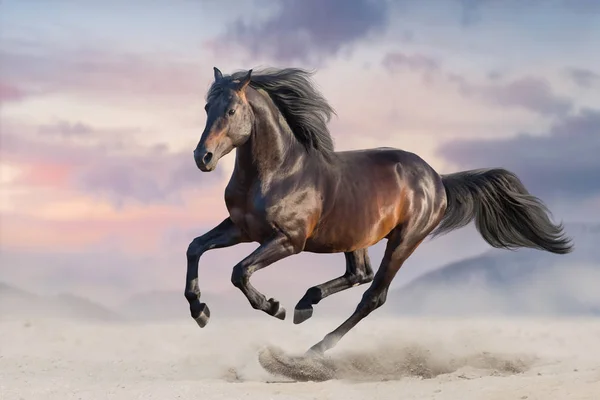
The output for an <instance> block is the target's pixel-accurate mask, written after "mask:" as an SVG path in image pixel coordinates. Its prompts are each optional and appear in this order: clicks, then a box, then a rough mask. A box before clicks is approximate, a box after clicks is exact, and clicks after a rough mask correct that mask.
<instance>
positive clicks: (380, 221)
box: [304, 212, 398, 253]
mask: <svg viewBox="0 0 600 400" xmlns="http://www.w3.org/2000/svg"><path fill="white" fill-rule="evenodd" d="M336 220H337V219H336ZM397 224H398V219H397V216H396V215H394V214H393V213H389V212H388V213H382V214H379V215H377V213H371V214H370V215H369V214H363V215H356V214H355V215H354V216H352V217H351V216H348V217H347V218H345V219H340V220H339V222H338V223H331V224H323V226H322V227H320V228H319V229H317V230H316V232H315V233H314V235H312V236H311V237H310V238H309V239H308V240H307V241H306V245H305V249H304V250H305V251H308V252H313V253H339V252H348V251H354V250H358V249H364V248H367V247H370V246H372V245H374V244H375V243H377V242H379V241H381V240H382V239H383V238H385V237H386V236H387V235H388V234H389V233H390V231H391V230H392V229H394V228H395V227H396V225H397Z"/></svg>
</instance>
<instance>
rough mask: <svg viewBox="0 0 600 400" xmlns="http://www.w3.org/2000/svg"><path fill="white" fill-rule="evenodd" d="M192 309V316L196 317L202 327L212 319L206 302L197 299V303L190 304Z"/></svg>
mask: <svg viewBox="0 0 600 400" xmlns="http://www.w3.org/2000/svg"><path fill="white" fill-rule="evenodd" d="M190 309H191V313H192V318H194V320H195V321H196V323H197V324H198V326H199V327H200V328H204V327H205V326H206V324H208V320H209V319H210V310H209V308H208V306H207V305H206V303H200V301H197V302H196V303H195V304H192V305H190Z"/></svg>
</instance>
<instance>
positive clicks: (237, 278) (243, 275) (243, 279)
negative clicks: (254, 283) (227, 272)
mask: <svg viewBox="0 0 600 400" xmlns="http://www.w3.org/2000/svg"><path fill="white" fill-rule="evenodd" d="M248 279H249V274H248V270H247V269H246V268H245V267H244V266H243V265H242V264H237V265H236V266H235V267H233V271H232V272H231V283H232V284H233V286H235V287H237V288H238V289H239V288H241V287H243V286H244V285H246V284H247V283H248Z"/></svg>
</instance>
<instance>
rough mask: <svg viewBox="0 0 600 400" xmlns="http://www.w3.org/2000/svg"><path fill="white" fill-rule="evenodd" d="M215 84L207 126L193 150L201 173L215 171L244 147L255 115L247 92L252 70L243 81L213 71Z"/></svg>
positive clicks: (208, 102)
mask: <svg viewBox="0 0 600 400" xmlns="http://www.w3.org/2000/svg"><path fill="white" fill-rule="evenodd" d="M214 72H215V82H214V83H213V86H212V88H211V91H210V94H209V96H208V101H207V103H206V106H205V107H204V109H205V110H206V115H207V118H206V127H205V128H204V132H203V133H202V137H201V138H200V142H198V146H196V149H195V150H194V160H195V161H196V165H197V166H198V168H200V170H202V171H204V172H207V171H212V170H214V169H215V167H216V166H217V162H218V161H219V159H220V158H221V157H223V156H225V155H226V154H228V153H229V152H230V151H231V150H233V149H234V148H236V147H238V146H241V145H243V144H244V143H245V142H246V141H247V140H248V138H249V137H250V134H251V132H252V123H253V114H252V110H251V109H250V105H249V104H248V101H247V100H246V94H245V90H246V87H247V86H248V84H249V83H250V79H251V74H252V70H249V71H248V73H247V74H246V76H244V77H243V78H241V79H231V78H230V77H228V78H223V74H222V73H221V71H219V69H218V68H216V67H215V68H214Z"/></svg>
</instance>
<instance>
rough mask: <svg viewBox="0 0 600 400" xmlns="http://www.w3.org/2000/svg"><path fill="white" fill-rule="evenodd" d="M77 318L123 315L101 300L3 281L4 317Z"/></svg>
mask: <svg viewBox="0 0 600 400" xmlns="http://www.w3.org/2000/svg"><path fill="white" fill-rule="evenodd" d="M35 317H41V318H75V319H87V320H101V321H117V320H121V319H122V317H121V316H120V315H119V314H118V313H116V312H114V311H111V310H109V309H108V308H106V307H103V306H101V305H99V304H96V303H93V302H92V301H90V300H88V299H85V298H83V297H79V296H74V295H71V294H59V295H52V296H44V295H37V294H33V293H29V292H27V291H25V290H22V289H19V288H16V287H14V286H11V285H8V284H6V283H3V282H0V318H35Z"/></svg>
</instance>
